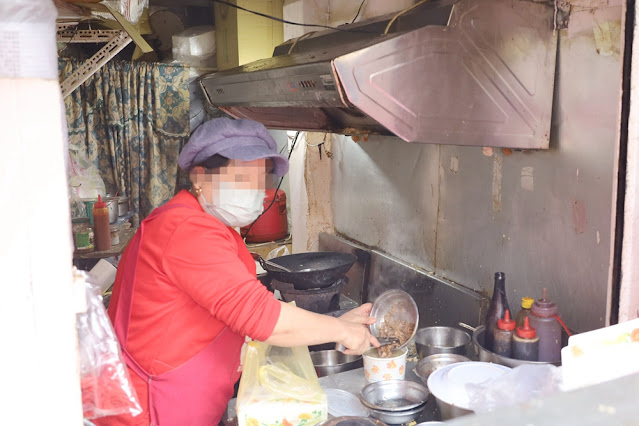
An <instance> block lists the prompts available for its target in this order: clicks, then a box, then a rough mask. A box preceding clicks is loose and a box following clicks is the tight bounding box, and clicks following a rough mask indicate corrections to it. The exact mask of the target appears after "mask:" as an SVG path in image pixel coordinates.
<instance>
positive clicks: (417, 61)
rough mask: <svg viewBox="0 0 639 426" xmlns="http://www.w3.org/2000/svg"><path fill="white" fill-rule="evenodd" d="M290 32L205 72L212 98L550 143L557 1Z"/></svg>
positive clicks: (251, 109) (395, 128)
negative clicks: (262, 52) (262, 54)
mask: <svg viewBox="0 0 639 426" xmlns="http://www.w3.org/2000/svg"><path fill="white" fill-rule="evenodd" d="M392 17H393V15H389V16H385V17H382V18H377V19H376V20H375V21H373V22H362V23H360V24H354V25H344V26H343V27H341V28H344V29H348V30H353V31H359V32H342V31H335V30H329V31H322V32H320V33H314V34H310V35H309V36H308V37H307V36H303V37H302V38H300V39H298V41H297V42H295V41H288V42H286V43H283V44H282V45H280V46H278V47H276V48H275V52H274V56H273V57H272V58H268V59H262V60H259V61H255V62H251V63H249V64H246V65H243V66H240V67H237V68H233V69H230V70H227V71H222V72H217V73H213V74H207V75H205V76H203V77H202V78H201V80H200V84H201V86H202V89H203V90H204V93H205V94H206V97H207V99H208V102H209V103H210V104H211V105H212V106H215V107H217V108H220V109H222V110H223V111H225V112H226V113H228V114H229V115H231V116H233V117H235V118H249V119H252V120H256V121H259V122H261V123H263V124H264V125H265V126H266V127H268V128H273V129H291V130H308V131H321V132H331V133H339V134H347V135H351V134H381V135H397V136H399V137H400V138H402V139H403V140H405V141H407V142H420V143H436V144H452V145H474V146H497V147H510V148H520V149H546V148H548V143H549V134H550V119H551V112H552V99H553V89H554V76H555V54H556V49H557V37H556V34H555V33H554V31H553V19H554V18H553V17H554V13H553V9H552V8H551V7H549V6H548V5H545V4H541V3H532V2H529V1H522V0H461V1H459V0H439V1H437V0H433V1H431V2H427V3H425V4H424V5H422V6H420V7H419V8H416V9H415V10H414V11H413V13H411V14H407V15H405V16H401V17H400V18H399V19H397V21H396V23H395V24H393V25H394V27H393V31H394V32H393V33H389V34H387V35H381V34H382V33H383V32H384V28H385V27H386V25H387V24H388V22H389V21H390V20H391V19H392Z"/></svg>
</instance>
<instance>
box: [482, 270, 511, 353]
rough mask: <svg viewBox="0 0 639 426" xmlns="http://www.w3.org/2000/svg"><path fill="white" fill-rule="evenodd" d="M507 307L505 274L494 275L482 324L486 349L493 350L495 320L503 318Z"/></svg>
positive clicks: (497, 273)
mask: <svg viewBox="0 0 639 426" xmlns="http://www.w3.org/2000/svg"><path fill="white" fill-rule="evenodd" d="M506 309H508V310H510V308H509V307H508V299H507V298H506V274H504V273H503V272H496V273H495V286H494V288H493V297H492V299H491V301H490V305H489V306H488V312H487V313H486V318H485V320H484V324H485V325H486V341H485V345H486V349H488V350H491V351H492V350H493V341H494V337H495V327H497V320H499V319H500V318H503V317H504V314H505V313H506Z"/></svg>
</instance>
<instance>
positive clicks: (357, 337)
mask: <svg viewBox="0 0 639 426" xmlns="http://www.w3.org/2000/svg"><path fill="white" fill-rule="evenodd" d="M372 307H373V305H372V304H370V303H366V304H364V305H362V306H359V307H357V308H355V309H353V310H351V311H349V312H347V313H345V314H344V315H342V316H341V317H339V318H338V319H339V321H340V324H341V325H342V327H343V336H344V337H343V338H342V339H341V340H339V341H338V343H341V344H342V345H344V346H345V347H346V348H347V349H346V350H345V351H344V353H345V354H347V355H361V354H363V353H364V352H366V350H367V349H368V348H370V347H371V345H373V346H375V347H379V346H380V345H379V342H378V341H377V339H376V338H375V337H374V336H373V335H372V334H371V333H370V331H369V329H368V326H369V325H370V324H374V323H375V321H376V319H375V318H373V317H371V316H369V315H370V313H371V308H372Z"/></svg>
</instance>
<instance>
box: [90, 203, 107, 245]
mask: <svg viewBox="0 0 639 426" xmlns="http://www.w3.org/2000/svg"><path fill="white" fill-rule="evenodd" d="M93 234H94V235H93V238H94V240H95V249H96V250H97V251H104V250H109V249H110V248H111V229H110V224H109V208H108V207H107V205H106V203H105V202H104V201H102V197H101V196H100V195H98V202H97V203H95V204H94V205H93Z"/></svg>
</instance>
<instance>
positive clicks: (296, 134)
mask: <svg viewBox="0 0 639 426" xmlns="http://www.w3.org/2000/svg"><path fill="white" fill-rule="evenodd" d="M300 133H301V132H297V133H295V137H293V142H292V143H291V150H290V151H289V153H288V159H289V160H290V159H291V155H292V154H293V149H295V144H296V143H297V138H298V137H299V135H300ZM283 181H284V176H282V177H281V178H280V182H279V183H278V184H277V188H275V194H273V199H272V200H271V204H269V205H268V207H267V208H266V209H264V211H263V212H262V214H260V215H259V216H258V217H257V219H255V220H254V221H253V222H252V223H251V224H250V225H249V227H248V228H247V229H246V232H244V235H242V239H245V238H246V236H247V235H248V233H249V232H250V231H251V228H253V225H255V222H257V221H258V220H260V218H261V217H262V215H263V214H264V213H266V212H267V211H268V210H269V209H270V208H271V206H272V205H273V204H274V203H275V200H276V199H277V192H278V191H279V190H280V186H281V185H282V182H283Z"/></svg>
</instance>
